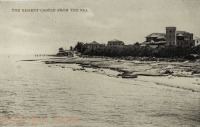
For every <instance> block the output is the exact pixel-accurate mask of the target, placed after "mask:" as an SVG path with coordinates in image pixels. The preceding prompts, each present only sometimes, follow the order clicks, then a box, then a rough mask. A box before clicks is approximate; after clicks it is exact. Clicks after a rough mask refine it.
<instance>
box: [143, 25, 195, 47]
mask: <svg viewBox="0 0 200 127" xmlns="http://www.w3.org/2000/svg"><path fill="white" fill-rule="evenodd" d="M141 46H150V47H160V46H181V47H192V46H195V40H194V39H193V33H189V32H186V31H177V30H176V27H166V33H152V34H150V35H148V36H146V41H145V42H143V43H142V44H141Z"/></svg>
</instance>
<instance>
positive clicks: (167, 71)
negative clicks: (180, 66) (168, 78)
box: [164, 70, 174, 75]
mask: <svg viewBox="0 0 200 127" xmlns="http://www.w3.org/2000/svg"><path fill="white" fill-rule="evenodd" d="M173 73H174V72H173V71H170V70H165V72H164V74H169V75H172V74H173Z"/></svg>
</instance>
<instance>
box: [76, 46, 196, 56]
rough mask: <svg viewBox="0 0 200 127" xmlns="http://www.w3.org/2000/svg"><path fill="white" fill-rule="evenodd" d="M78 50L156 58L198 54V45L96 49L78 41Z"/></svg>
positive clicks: (97, 54) (91, 53) (98, 54)
mask: <svg viewBox="0 0 200 127" xmlns="http://www.w3.org/2000/svg"><path fill="white" fill-rule="evenodd" d="M75 49H77V51H78V52H80V53H82V54H84V55H90V56H109V57H125V56H132V57H157V58H184V57H185V56H187V55H189V54H198V55H200V45H199V46H196V47H192V48H186V47H175V46H169V47H160V48H151V47H148V46H139V45H132V46H105V47H99V48H97V49H88V48H86V47H84V44H83V43H78V44H77V45H76V47H75Z"/></svg>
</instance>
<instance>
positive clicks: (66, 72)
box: [0, 56, 200, 127]
mask: <svg viewBox="0 0 200 127" xmlns="http://www.w3.org/2000/svg"><path fill="white" fill-rule="evenodd" d="M22 59H41V60H40V61H20V60H22ZM43 59H45V57H34V56H0V126H6V127H13V126H24V127H27V126H38V127H199V125H200V94H199V92H192V91H188V90H182V89H178V88H171V87H167V86H158V85H156V84H154V83H152V82H151V83H150V82H140V81H135V80H132V79H121V78H115V77H108V76H106V75H101V74H95V73H87V72H82V71H73V70H72V69H70V68H61V67H59V66H49V65H46V64H44V63H43V62H41V61H43ZM177 83H178V82H177Z"/></svg>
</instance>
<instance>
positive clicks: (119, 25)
mask: <svg viewBox="0 0 200 127" xmlns="http://www.w3.org/2000/svg"><path fill="white" fill-rule="evenodd" d="M13 9H20V12H16V11H13ZM22 9H38V12H22ZM45 9H55V10H56V11H55V12H48V11H47V12H42V11H43V10H45ZM57 9H68V12H58V11H57ZM70 9H78V10H79V11H78V12H72V11H71V10H70ZM80 9H87V11H86V12H81V11H80ZM199 12H200V0H50V1H45V0H40V1H39V0H18V1H17V0H14V1H12V0H0V54H56V53H57V51H58V48H60V47H64V48H66V49H69V47H70V46H74V45H76V43H77V42H78V41H81V42H85V43H90V42H92V41H97V42H99V43H105V44H106V43H107V42H108V41H109V40H113V39H118V40H121V41H124V42H125V44H134V43H135V42H144V41H145V36H147V35H149V34H151V33H153V32H158V33H165V27H166V26H176V27H177V30H184V31H188V32H191V33H193V34H194V36H197V37H200V28H199V26H200V13H199Z"/></svg>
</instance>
